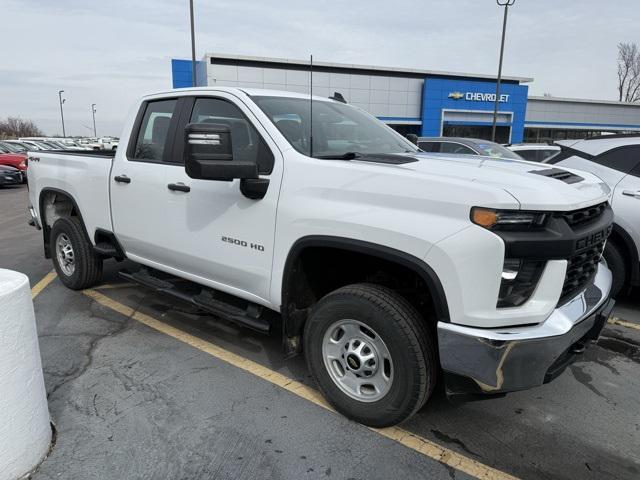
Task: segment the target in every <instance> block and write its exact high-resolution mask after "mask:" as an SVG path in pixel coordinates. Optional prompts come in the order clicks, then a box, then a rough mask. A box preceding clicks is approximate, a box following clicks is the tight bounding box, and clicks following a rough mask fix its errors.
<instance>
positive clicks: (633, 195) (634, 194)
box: [622, 190, 640, 199]
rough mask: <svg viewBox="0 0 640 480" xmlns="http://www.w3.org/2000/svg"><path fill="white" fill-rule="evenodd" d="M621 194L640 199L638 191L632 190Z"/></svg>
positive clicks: (639, 191)
mask: <svg viewBox="0 0 640 480" xmlns="http://www.w3.org/2000/svg"><path fill="white" fill-rule="evenodd" d="M622 194H623V195H626V196H627V197H634V198H637V199H640V190H636V191H635V192H634V191H633V190H623V191H622Z"/></svg>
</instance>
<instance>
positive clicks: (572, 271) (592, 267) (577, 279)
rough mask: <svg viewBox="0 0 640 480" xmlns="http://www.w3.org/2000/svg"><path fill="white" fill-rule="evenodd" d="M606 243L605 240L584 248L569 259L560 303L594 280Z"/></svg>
mask: <svg viewBox="0 0 640 480" xmlns="http://www.w3.org/2000/svg"><path fill="white" fill-rule="evenodd" d="M604 245H605V240H603V241H602V242H600V243H597V244H595V245H593V246H591V247H589V248H587V249H586V250H582V251H581V252H580V253H577V254H576V255H574V256H573V257H571V258H570V259H569V260H568V264H567V275H566V277H565V279H564V285H563V286H562V296H561V297H560V303H564V302H566V301H567V300H569V299H571V298H573V297H574V296H575V295H577V294H578V293H580V291H581V290H583V289H584V288H586V286H587V285H588V284H589V283H590V282H591V280H593V277H594V276H595V274H596V271H597V270H598V263H600V259H601V258H602V252H603V251H604Z"/></svg>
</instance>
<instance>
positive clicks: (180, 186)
mask: <svg viewBox="0 0 640 480" xmlns="http://www.w3.org/2000/svg"><path fill="white" fill-rule="evenodd" d="M167 188H168V189H169V190H173V191H174V192H190V191H191V187H190V186H189V185H185V184H184V183H182V182H178V183H170V184H169V185H167Z"/></svg>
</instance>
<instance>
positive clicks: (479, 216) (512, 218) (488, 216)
mask: <svg viewBox="0 0 640 480" xmlns="http://www.w3.org/2000/svg"><path fill="white" fill-rule="evenodd" d="M547 216H548V214H547V213H544V212H526V211H521V210H492V209H490V208H482V207H473V208H472V209H471V221H472V222H473V223H475V224H476V225H480V226H481V227H484V228H487V229H489V230H530V229H537V228H540V227H542V226H544V224H545V222H546V221H547Z"/></svg>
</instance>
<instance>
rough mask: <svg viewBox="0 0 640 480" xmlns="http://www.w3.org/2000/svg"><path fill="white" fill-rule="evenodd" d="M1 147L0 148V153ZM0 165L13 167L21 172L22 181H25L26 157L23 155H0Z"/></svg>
mask: <svg viewBox="0 0 640 480" xmlns="http://www.w3.org/2000/svg"><path fill="white" fill-rule="evenodd" d="M1 150H2V147H0V151H1ZM0 165H7V166H9V167H14V168H17V169H18V170H20V172H22V181H23V182H26V181H27V155H26V154H25V153H0Z"/></svg>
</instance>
